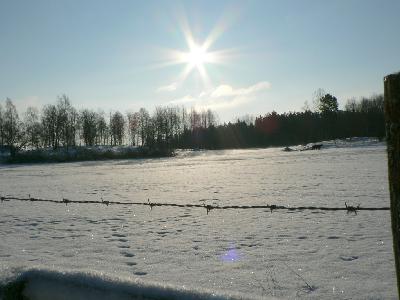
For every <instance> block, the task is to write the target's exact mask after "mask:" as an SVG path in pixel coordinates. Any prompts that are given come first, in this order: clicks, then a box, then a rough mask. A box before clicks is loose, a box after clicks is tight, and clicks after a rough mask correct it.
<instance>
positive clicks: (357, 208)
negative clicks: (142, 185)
mask: <svg viewBox="0 0 400 300" xmlns="http://www.w3.org/2000/svg"><path fill="white" fill-rule="evenodd" d="M0 200H1V202H4V201H11V200H14V201H25V202H50V203H56V204H65V205H67V204H69V203H72V204H74V203H76V204H103V205H106V206H109V205H142V206H149V207H150V209H153V207H161V206H169V207H181V208H203V209H206V211H207V214H208V213H209V212H210V211H211V210H217V209H269V210H270V211H271V212H272V211H274V210H287V211H295V210H321V211H347V212H348V213H351V212H353V213H355V214H357V211H361V210H367V211H376V210H390V207H361V206H360V205H357V206H352V205H347V203H346V202H345V203H344V204H345V206H344V207H327V206H284V205H275V204H266V205H223V206H219V205H211V204H177V203H163V202H151V201H150V199H148V200H147V202H125V201H105V200H103V199H102V200H101V201H100V200H70V199H66V198H62V200H55V199H42V198H33V197H30V195H29V197H28V198H20V197H13V196H1V197H0Z"/></svg>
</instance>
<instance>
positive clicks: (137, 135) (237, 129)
mask: <svg viewBox="0 0 400 300" xmlns="http://www.w3.org/2000/svg"><path fill="white" fill-rule="evenodd" d="M314 106H315V109H314V110H311V109H310V108H308V106H306V108H305V109H304V111H303V112H289V113H283V114H278V113H276V112H271V113H268V114H266V115H264V116H258V117H256V118H255V119H253V118H251V117H249V116H247V117H245V118H238V119H237V120H236V122H229V123H224V124H218V117H217V115H216V114H215V113H214V112H213V111H212V110H203V111H197V110H196V109H193V108H192V109H190V110H187V109H185V108H183V107H182V108H181V107H170V106H167V107H161V106H159V107H156V108H155V110H154V112H153V113H152V114H151V115H150V113H149V112H148V111H147V110H146V109H145V108H141V109H139V111H137V112H129V113H126V114H122V113H121V112H119V111H114V112H110V113H109V114H106V113H104V112H103V111H95V110H91V109H83V110H80V111H78V110H77V109H75V108H74V107H73V106H72V105H71V102H70V100H69V99H68V97H67V96H66V95H62V96H60V97H59V98H58V100H57V102H56V103H55V104H48V105H45V106H44V107H43V108H42V110H41V111H39V110H38V109H37V108H35V107H28V108H27V110H26V112H25V114H24V115H23V116H22V118H21V117H20V116H19V114H18V112H17V109H16V107H15V106H14V104H13V102H12V100H10V99H7V100H6V101H5V105H4V107H3V106H2V105H1V104H0V148H1V149H5V148H7V149H9V150H10V151H11V153H12V154H15V153H16V152H18V151H19V150H21V149H42V148H52V149H54V150H57V149H60V148H66V149H68V148H70V147H76V146H95V145H112V146H114V145H133V146H141V147H147V148H149V149H172V150H173V149H176V148H185V149H188V148H192V149H194V148H204V149H224V148H246V147H267V146H280V145H293V144H304V143H308V142H315V141H320V140H326V139H336V138H345V137H352V136H374V137H381V138H382V137H384V135H385V128H384V115H383V96H382V95H377V96H372V97H369V98H362V99H360V100H356V99H350V100H348V101H347V104H346V105H345V109H344V110H339V109H338V102H337V99H336V98H335V97H334V96H332V95H330V94H326V93H321V94H320V95H319V96H318V98H317V101H315V105H314Z"/></svg>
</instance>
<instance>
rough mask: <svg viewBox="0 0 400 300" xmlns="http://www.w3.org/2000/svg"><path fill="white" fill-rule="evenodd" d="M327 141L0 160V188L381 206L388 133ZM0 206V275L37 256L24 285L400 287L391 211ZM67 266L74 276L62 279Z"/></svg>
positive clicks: (303, 291) (347, 290)
mask: <svg viewBox="0 0 400 300" xmlns="http://www.w3.org/2000/svg"><path fill="white" fill-rule="evenodd" d="M326 145H328V147H326V148H325V149H323V150H321V151H304V152H283V151H281V150H280V149H253V150H229V151H195V152H180V153H178V155H177V156H176V157H174V158H166V159H145V160H144V159H143V160H119V161H107V162H80V163H68V164H38V165H2V166H0V193H1V194H2V195H13V196H23V197H27V196H28V195H29V194H30V195H31V196H32V197H41V198H51V199H62V198H63V197H65V198H68V199H71V200H99V199H101V198H103V199H104V200H109V201H147V199H150V200H151V201H154V202H169V203H194V204H198V203H205V204H216V205H235V204H246V205H263V204H278V205H291V206H301V205H318V206H340V207H342V206H344V202H347V203H348V204H352V205H357V204H360V205H361V206H364V207H367V206H371V207H373V206H389V195H388V187H387V161H386V152H385V146H384V145H383V144H380V143H378V142H376V141H366V140H356V141H347V142H343V141H342V142H340V143H336V144H335V143H326ZM0 207H1V209H0V274H1V278H2V279H1V280H2V281H3V282H5V281H7V280H10V278H11V277H12V276H13V275H15V274H20V273H23V272H25V270H27V269H33V270H34V271H33V273H32V271H31V273H29V272H28V273H23V274H25V276H28V277H29V276H30V277H31V278H39V279H40V278H42V281H40V280H36V282H35V281H34V280H33V281H32V280H31V281H32V282H31V284H30V285H29V286H28V288H27V290H26V291H25V293H26V294H27V295H28V296H30V297H31V299H34V298H35V297H34V296H35V295H36V296H37V295H39V298H42V299H55V297H56V296H59V297H62V296H63V295H64V297H65V295H67V298H63V299H68V296H69V297H71V295H74V296H73V298H75V299H78V296H79V295H80V296H81V297H82V298H88V294H84V292H83V291H78V289H77V288H76V286H75V287H73V288H72V286H73V284H72V283H75V284H76V283H79V284H80V287H81V286H82V282H85V283H87V284H89V285H92V286H96V285H97V286H102V287H104V286H108V287H109V289H110V290H113V291H114V294H113V295H114V298H113V299H125V298H124V297H123V295H122V294H118V293H117V292H116V291H123V290H124V289H125V290H127V289H129V286H131V287H132V286H134V287H135V288H136V287H139V288H140V287H144V288H147V287H148V285H150V289H148V290H151V291H153V293H156V294H157V293H158V292H159V294H158V295H170V296H171V295H173V294H168V292H165V291H168V289H166V288H165V287H164V286H165V285H167V286H174V287H176V288H177V292H176V293H178V297H179V293H181V294H180V296H181V297H186V298H191V297H192V298H196V295H197V296H199V295H200V296H205V297H213V293H217V294H219V295H222V297H229V296H238V295H239V296H240V295H242V296H243V297H246V298H257V297H266V298H270V297H276V298H313V299H396V282H395V271H394V259H393V253H392V241H391V232H390V215H389V212H388V211H361V212H359V213H358V214H357V215H354V214H346V213H345V212H343V211H337V212H327V211H325V212H318V211H274V212H273V213H271V212H270V211H269V210H262V209H254V210H215V211H211V212H210V213H209V214H208V215H207V214H206V211H205V209H201V208H186V209H184V208H174V207H155V208H153V209H152V210H150V209H149V208H148V207H141V206H105V205H84V204H68V205H67V206H66V205H60V204H48V203H25V202H22V203H21V202H4V203H1V204H0ZM38 270H40V271H38ZM35 272H36V273H35ZM58 272H64V273H58ZM296 273H297V274H298V275H297V274H296ZM26 274H28V275H26ZM32 274H33V275H32ZM299 275H300V276H301V277H302V278H303V279H304V280H305V281H306V282H307V284H308V285H309V286H310V287H311V288H309V287H308V286H307V284H306V283H305V282H304V281H303V279H302V278H300V276H299ZM57 280H58V281H57ZM65 280H69V282H70V285H67V286H60V282H63V281H65ZM153 285H157V287H158V290H157V287H156V288H154V287H153ZM44 287H46V288H44ZM52 287H53V288H52ZM148 290H147V292H145V293H147V295H149V294H148ZM155 290H156V291H157V292H154V291H155ZM199 290H201V291H202V292H204V291H205V292H204V293H205V294H200V293H199V292H197V291H199ZM45 291H47V294H46V295H45ZM66 291H68V292H66ZM73 291H74V292H75V294H71V293H73ZM68 293H70V294H68ZM165 293H166V294H165ZM185 293H186V294H185ZM92 295H94V294H93V293H92ZM101 295H103V296H104V295H105V294H104V293H102V294H101ZM107 295H109V296H110V295H111V294H107ZM97 296H98V297H95V296H93V299H95V298H100V294H97ZM46 297H48V298H46ZM149 297H150V296H149ZM109 298H110V297H109Z"/></svg>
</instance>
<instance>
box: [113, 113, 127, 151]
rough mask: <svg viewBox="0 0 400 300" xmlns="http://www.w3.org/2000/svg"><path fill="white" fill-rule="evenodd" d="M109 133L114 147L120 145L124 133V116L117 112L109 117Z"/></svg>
mask: <svg viewBox="0 0 400 300" xmlns="http://www.w3.org/2000/svg"><path fill="white" fill-rule="evenodd" d="M110 132H111V136H112V140H113V141H114V145H117V144H118V145H122V142H123V138H124V132H125V120H124V116H123V115H122V114H121V113H120V112H119V111H117V112H115V113H114V114H113V115H112V116H111V122H110Z"/></svg>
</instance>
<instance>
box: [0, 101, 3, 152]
mask: <svg viewBox="0 0 400 300" xmlns="http://www.w3.org/2000/svg"><path fill="white" fill-rule="evenodd" d="M3 146H4V112H3V106H2V105H1V103H0V147H3Z"/></svg>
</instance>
